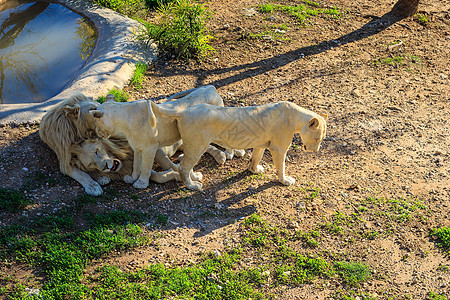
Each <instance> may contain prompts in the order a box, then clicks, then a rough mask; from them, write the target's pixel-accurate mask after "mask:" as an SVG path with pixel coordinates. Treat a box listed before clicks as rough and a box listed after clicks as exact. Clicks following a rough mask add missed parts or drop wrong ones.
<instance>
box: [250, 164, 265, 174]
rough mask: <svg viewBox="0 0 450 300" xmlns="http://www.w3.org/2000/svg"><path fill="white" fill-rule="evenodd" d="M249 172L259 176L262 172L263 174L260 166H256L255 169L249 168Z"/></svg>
mask: <svg viewBox="0 0 450 300" xmlns="http://www.w3.org/2000/svg"><path fill="white" fill-rule="evenodd" d="M249 170H250V172H252V173H254V174H260V173H262V172H264V168H263V166H261V165H257V166H256V168H254V169H252V168H249Z"/></svg>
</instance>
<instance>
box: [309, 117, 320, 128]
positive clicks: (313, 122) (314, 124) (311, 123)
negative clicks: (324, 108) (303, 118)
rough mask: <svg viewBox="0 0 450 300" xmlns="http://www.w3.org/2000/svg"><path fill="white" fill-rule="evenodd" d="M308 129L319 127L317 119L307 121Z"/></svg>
mask: <svg viewBox="0 0 450 300" xmlns="http://www.w3.org/2000/svg"><path fill="white" fill-rule="evenodd" d="M308 127H309V128H317V127H319V119H317V118H312V119H311V120H309V124H308Z"/></svg>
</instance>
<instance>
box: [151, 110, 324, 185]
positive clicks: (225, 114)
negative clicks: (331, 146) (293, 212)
mask: <svg viewBox="0 0 450 300" xmlns="http://www.w3.org/2000/svg"><path fill="white" fill-rule="evenodd" d="M152 109H153V111H154V112H155V114H161V115H165V116H167V117H170V118H172V119H174V120H175V119H176V120H177V121H178V130H179V132H180V135H181V138H182V140H183V143H184V158H183V160H182V162H181V174H180V175H181V179H182V180H183V181H184V183H185V184H186V186H187V187H188V188H190V189H196V190H200V189H201V188H202V184H201V183H200V182H198V181H192V180H191V178H190V177H189V173H190V172H191V171H192V168H193V167H194V166H195V165H196V164H197V162H198V160H199V159H200V156H201V155H202V154H203V153H204V152H205V150H206V148H207V147H208V145H209V144H210V143H215V144H217V145H219V146H222V147H225V148H235V149H246V148H253V156H252V159H251V161H250V166H249V170H250V171H251V172H253V173H260V172H262V171H263V167H262V166H261V165H259V162H260V160H261V158H262V156H263V153H264V149H265V148H269V150H270V152H271V153H272V158H273V162H274V163H275V167H276V169H277V175H278V179H279V181H280V182H281V183H282V184H285V185H290V184H293V183H294V182H295V180H294V178H292V177H288V176H286V175H285V173H284V169H285V164H284V160H285V157H286V152H287V150H288V148H289V146H290V145H291V141H292V138H293V136H294V133H299V134H300V137H301V138H302V141H303V145H304V149H305V150H312V151H316V152H317V151H318V150H319V147H320V143H321V142H322V140H323V139H324V138H325V134H326V120H325V119H326V116H324V117H322V116H320V115H318V114H316V113H314V112H312V111H309V110H307V109H304V108H302V107H300V106H298V105H296V104H294V103H291V102H278V103H270V104H266V105H262V106H252V107H218V106H213V105H208V104H199V105H196V106H193V107H191V108H188V109H186V110H184V111H175V110H171V109H167V108H164V107H161V106H157V105H156V104H154V103H153V102H152Z"/></svg>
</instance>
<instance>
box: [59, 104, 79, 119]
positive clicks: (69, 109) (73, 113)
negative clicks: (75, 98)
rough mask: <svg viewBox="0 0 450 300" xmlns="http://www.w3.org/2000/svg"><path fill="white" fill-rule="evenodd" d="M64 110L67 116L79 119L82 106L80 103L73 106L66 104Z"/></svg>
mask: <svg viewBox="0 0 450 300" xmlns="http://www.w3.org/2000/svg"><path fill="white" fill-rule="evenodd" d="M63 110H64V113H65V114H66V116H68V117H71V118H74V119H77V118H78V115H79V113H80V106H79V105H78V104H75V105H73V106H70V105H65V106H64V107H63Z"/></svg>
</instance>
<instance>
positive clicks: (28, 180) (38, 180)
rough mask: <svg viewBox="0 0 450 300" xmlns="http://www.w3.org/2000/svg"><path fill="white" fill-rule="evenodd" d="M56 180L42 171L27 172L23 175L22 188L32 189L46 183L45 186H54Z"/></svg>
mask: <svg viewBox="0 0 450 300" xmlns="http://www.w3.org/2000/svg"><path fill="white" fill-rule="evenodd" d="M57 183H58V182H57V181H56V179H54V178H51V177H49V176H48V174H46V173H44V172H42V171H36V172H31V173H28V174H27V175H26V176H25V182H24V184H23V189H25V190H32V189H34V188H36V187H39V186H42V185H47V186H50V187H51V186H55V185H56V184H57Z"/></svg>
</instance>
